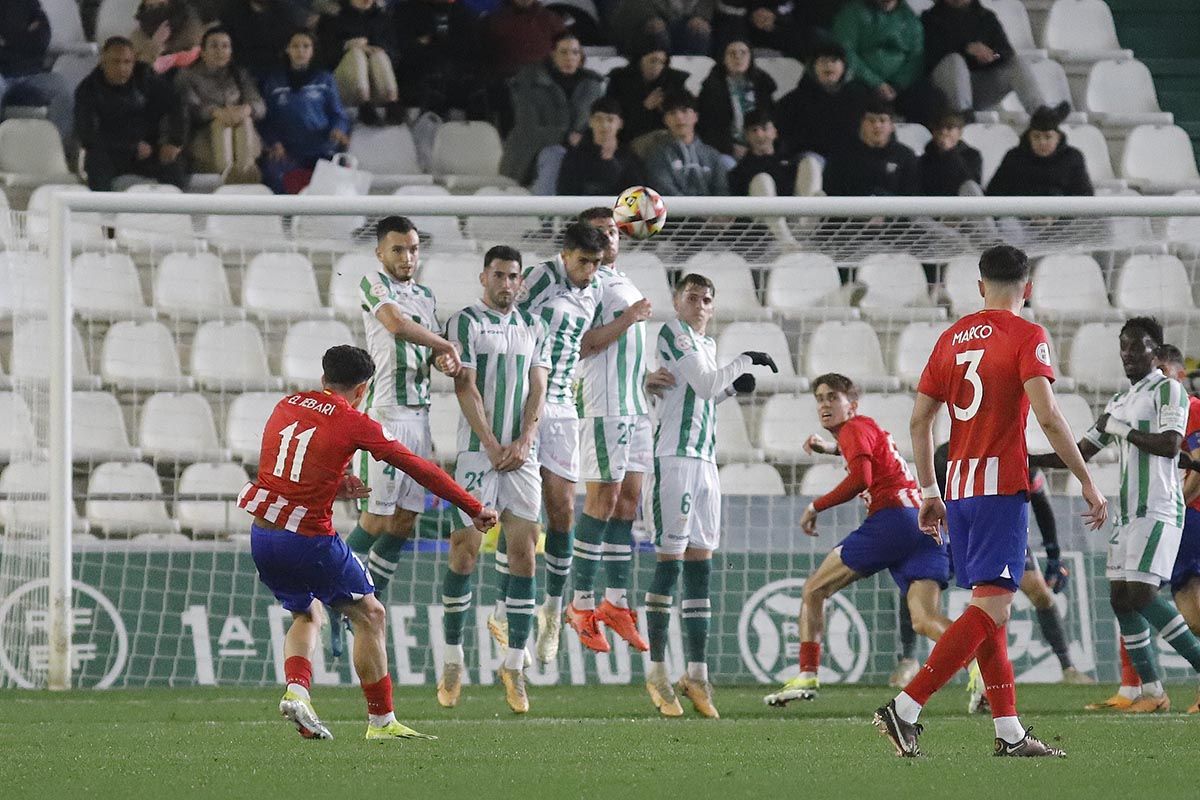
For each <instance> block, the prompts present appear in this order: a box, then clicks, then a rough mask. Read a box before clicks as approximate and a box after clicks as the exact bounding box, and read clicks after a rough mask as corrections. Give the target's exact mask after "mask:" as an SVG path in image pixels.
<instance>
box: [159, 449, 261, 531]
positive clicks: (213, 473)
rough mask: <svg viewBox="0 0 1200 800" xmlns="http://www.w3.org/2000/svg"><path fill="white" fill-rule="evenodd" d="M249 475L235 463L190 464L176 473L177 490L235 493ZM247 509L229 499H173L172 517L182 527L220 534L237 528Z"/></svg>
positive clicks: (242, 523)
mask: <svg viewBox="0 0 1200 800" xmlns="http://www.w3.org/2000/svg"><path fill="white" fill-rule="evenodd" d="M247 480H249V477H248V476H247V475H246V470H245V469H243V468H242V467H240V466H238V465H237V464H230V463H228V462H226V463H221V464H209V463H201V464H189V465H188V466H187V468H186V469H185V470H184V471H183V474H181V475H180V476H179V486H178V491H179V494H181V495H188V494H231V495H236V494H237V493H238V492H240V491H241V489H242V487H243V486H245V484H246V481H247ZM245 518H246V512H244V511H242V510H241V509H239V508H238V507H237V505H236V504H235V503H234V502H233V501H228V500H180V501H178V502H176V503H175V519H176V520H178V521H179V524H180V526H181V527H183V529H184V530H190V531H192V532H193V533H203V534H223V533H229V532H230V531H233V530H240V529H241V528H242V527H243V526H244V525H245Z"/></svg>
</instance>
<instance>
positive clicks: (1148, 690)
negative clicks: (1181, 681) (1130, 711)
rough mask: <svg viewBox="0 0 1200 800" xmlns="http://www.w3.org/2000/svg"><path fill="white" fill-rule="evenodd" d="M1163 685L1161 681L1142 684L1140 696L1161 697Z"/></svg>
mask: <svg viewBox="0 0 1200 800" xmlns="http://www.w3.org/2000/svg"><path fill="white" fill-rule="evenodd" d="M1162 693H1163V685H1162V681H1153V682H1151V683H1143V684H1142V694H1147V695H1150V696H1151V697H1162Z"/></svg>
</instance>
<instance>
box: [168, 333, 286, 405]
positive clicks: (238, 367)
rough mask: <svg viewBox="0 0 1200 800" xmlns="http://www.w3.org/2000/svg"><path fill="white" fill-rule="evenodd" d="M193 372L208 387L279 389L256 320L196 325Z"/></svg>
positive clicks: (202, 384)
mask: <svg viewBox="0 0 1200 800" xmlns="http://www.w3.org/2000/svg"><path fill="white" fill-rule="evenodd" d="M191 373H192V376H193V377H194V378H195V379H196V381H197V382H198V383H199V384H200V385H201V386H202V387H204V388H205V389H208V390H210V391H221V390H230V389H234V390H239V391H246V390H256V389H263V390H269V389H279V388H282V386H283V381H281V380H280V379H279V378H276V377H274V376H273V375H271V369H270V367H269V366H268V365H267V351H266V347H265V346H264V345H263V339H262V334H260V333H259V332H258V328H257V327H256V326H255V325H254V323H252V322H248V321H246V320H239V321H235V322H224V321H219V320H212V321H209V322H205V323H203V324H201V325H200V327H199V328H197V329H196V338H195V340H193V342H192V365H191Z"/></svg>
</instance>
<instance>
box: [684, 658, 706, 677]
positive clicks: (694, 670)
mask: <svg viewBox="0 0 1200 800" xmlns="http://www.w3.org/2000/svg"><path fill="white" fill-rule="evenodd" d="M687 676H688V678H690V679H691V680H694V681H707V680H708V664H707V663H706V662H704V661H689V662H688V664H687Z"/></svg>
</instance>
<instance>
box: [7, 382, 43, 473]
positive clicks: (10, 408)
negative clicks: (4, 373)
mask: <svg viewBox="0 0 1200 800" xmlns="http://www.w3.org/2000/svg"><path fill="white" fill-rule="evenodd" d="M0 419H3V420H6V422H5V427H6V428H7V430H6V432H5V435H4V436H0V461H11V460H12V459H13V458H14V457H17V456H28V455H30V454H31V453H32V452H33V450H34V448H35V447H36V446H37V440H36V437H35V435H34V431H33V417H32V416H31V414H30V411H29V405H28V404H27V403H26V402H25V398H24V397H22V396H21V395H19V394H16V393H14V392H0Z"/></svg>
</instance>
